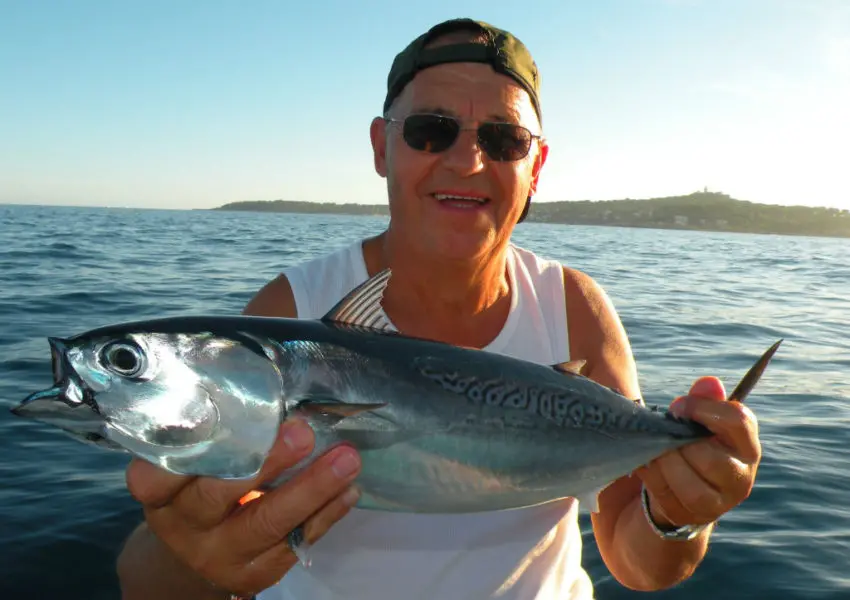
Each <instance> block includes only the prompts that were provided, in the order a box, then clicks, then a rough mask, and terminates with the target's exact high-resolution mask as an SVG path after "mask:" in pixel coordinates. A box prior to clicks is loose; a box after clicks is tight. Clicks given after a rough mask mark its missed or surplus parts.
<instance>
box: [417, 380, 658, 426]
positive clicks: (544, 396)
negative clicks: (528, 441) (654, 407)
mask: <svg viewBox="0 0 850 600" xmlns="http://www.w3.org/2000/svg"><path fill="white" fill-rule="evenodd" d="M419 370H420V372H421V373H422V374H423V375H424V376H425V377H427V378H428V379H430V380H431V381H434V382H435V383H437V384H439V385H440V386H441V387H442V388H443V389H445V390H447V391H450V392H452V393H455V394H459V395H463V396H466V398H467V399H468V400H469V401H470V402H471V403H472V404H473V405H475V406H481V405H482V404H483V405H485V406H489V407H502V408H509V409H517V410H524V411H528V412H531V413H537V414H539V415H541V416H543V417H545V418H547V419H549V420H550V421H552V422H554V423H557V424H558V425H559V426H568V425H572V426H575V427H584V428H588V429H609V428H612V427H614V428H616V426H617V424H618V421H619V419H618V418H617V415H616V414H614V413H613V412H612V411H610V410H605V409H604V408H601V407H599V406H598V405H594V404H587V403H585V402H583V401H582V400H581V399H577V398H569V397H567V396H565V395H562V394H558V393H556V392H553V391H551V390H541V389H539V388H535V387H522V388H519V387H516V386H513V385H510V384H509V383H507V382H506V381H504V380H503V379H491V380H485V381H482V380H480V379H477V378H475V377H469V376H468V377H462V376H461V375H460V374H459V373H457V372H454V371H443V370H439V369H435V368H433V367H430V366H427V365H422V366H421V367H420V369H419ZM515 421H517V424H522V423H521V420H515ZM630 425H632V426H633V427H634V428H635V429H640V428H641V425H642V424H641V423H640V422H637V423H633V424H632V423H630Z"/></svg>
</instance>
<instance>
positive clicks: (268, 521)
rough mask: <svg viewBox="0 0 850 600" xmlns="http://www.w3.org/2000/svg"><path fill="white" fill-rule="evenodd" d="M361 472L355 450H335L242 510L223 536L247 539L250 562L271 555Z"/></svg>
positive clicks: (245, 551) (245, 548)
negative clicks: (266, 554)
mask: <svg viewBox="0 0 850 600" xmlns="http://www.w3.org/2000/svg"><path fill="white" fill-rule="evenodd" d="M359 471H360V458H359V457H358V455H357V453H356V452H355V451H354V449H353V448H350V447H348V446H339V447H337V448H334V449H333V450H331V451H330V452H328V453H327V454H325V455H324V456H322V457H321V458H319V459H318V460H317V461H316V462H315V464H314V465H312V466H311V467H310V468H309V469H306V470H305V471H303V472H302V473H300V474H299V475H298V476H296V477H295V478H293V479H292V480H290V481H288V482H287V483H285V484H283V485H282V486H280V487H278V488H276V489H274V490H271V491H269V492H267V493H266V494H264V495H263V497H262V498H261V499H259V500H257V501H254V502H249V503H248V504H246V505H245V506H244V507H242V509H241V510H240V511H239V512H238V513H237V514H235V515H234V516H233V517H232V518H231V519H228V520H227V521H225V522H224V523H222V526H221V527H222V529H223V532H222V534H223V535H226V536H228V537H232V538H233V539H242V540H245V543H244V544H243V545H241V547H240V548H239V549H238V553H239V554H240V555H242V556H243V557H244V558H246V559H248V558H252V557H255V556H257V555H259V554H261V553H264V552H267V551H268V550H269V549H271V548H273V547H275V546H277V545H279V544H280V543H281V542H283V541H285V539H286V536H287V535H288V534H289V532H290V531H292V530H293V529H295V528H296V527H297V526H298V525H300V524H301V523H304V522H305V521H307V520H308V519H309V518H310V517H311V515H313V513H316V512H317V511H318V510H319V509H320V508H321V507H322V506H324V505H326V504H328V503H330V502H331V501H332V500H333V499H334V498H336V497H337V496H339V495H340V494H342V493H343V492H344V491H345V490H346V488H347V487H348V485H349V484H350V483H351V482H352V481H353V480H354V478H355V477H356V476H357V474H358V473H359Z"/></svg>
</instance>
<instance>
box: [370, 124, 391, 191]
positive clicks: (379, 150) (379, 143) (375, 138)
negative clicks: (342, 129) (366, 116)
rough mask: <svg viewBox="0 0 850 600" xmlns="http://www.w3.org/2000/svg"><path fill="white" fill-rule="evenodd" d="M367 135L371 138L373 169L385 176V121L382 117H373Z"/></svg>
mask: <svg viewBox="0 0 850 600" xmlns="http://www.w3.org/2000/svg"><path fill="white" fill-rule="evenodd" d="M369 137H370V139H371V140H372V156H373V159H374V161H375V171H376V172H377V173H378V175H380V176H381V177H386V176H387V122H386V120H385V119H384V118H383V117H375V118H374V119H372V124H371V126H370V127H369Z"/></svg>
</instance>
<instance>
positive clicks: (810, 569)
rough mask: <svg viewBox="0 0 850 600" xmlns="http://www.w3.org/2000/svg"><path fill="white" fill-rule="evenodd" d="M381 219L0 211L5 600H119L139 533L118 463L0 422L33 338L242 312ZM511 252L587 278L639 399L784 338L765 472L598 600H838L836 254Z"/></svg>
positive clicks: (841, 548)
mask: <svg viewBox="0 0 850 600" xmlns="http://www.w3.org/2000/svg"><path fill="white" fill-rule="evenodd" d="M386 223H387V220H386V217H380V216H376V217H369V216H342V215H304V214H298V215H296V214H283V213H275V214H268V213H248V212H220V211H200V210H196V211H180V210H135V209H117V208H73V207H46V206H17V205H0V597H3V598H27V599H29V598H33V599H36V598H38V599H52V598H56V599H76V598H86V599H89V600H94V599H107V598H110V599H112V598H119V597H120V590H119V588H118V584H117V578H116V575H115V559H116V556H117V553H118V552H119V550H120V547H121V544H122V542H123V541H124V539H125V537H126V536H127V534H128V533H129V532H130V531H131V529H132V528H133V527H134V526H135V525H136V524H137V523H138V522H139V520H140V519H141V512H140V509H139V506H138V504H137V503H136V502H135V501H134V500H133V498H132V497H130V495H129V494H128V492H127V489H126V487H125V480H124V469H125V467H126V465H127V461H128V459H127V457H126V456H125V455H123V454H120V453H112V452H107V451H104V450H100V449H96V448H91V447H88V446H85V445H83V444H80V443H79V442H76V441H74V440H71V439H70V438H67V437H66V436H64V435H63V434H61V433H58V432H57V431H55V430H52V429H50V428H48V427H46V426H42V425H39V424H38V423H34V422H29V421H25V420H23V419H20V418H17V417H14V416H12V415H11V414H10V413H9V411H8V408H11V407H12V406H13V405H14V404H16V403H17V402H19V401H20V400H21V399H22V398H23V397H24V396H25V395H27V394H29V393H30V392H33V391H36V390H39V389H43V388H45V387H48V386H49V385H50V384H51V373H50V359H49V352H48V346H47V342H46V339H45V338H46V337H47V336H69V335H72V334H74V333H78V332H81V331H83V330H86V329H88V328H92V327H95V326H99V325H104V324H109V323H114V322H118V321H126V320H133V319H144V318H151V317H164V316H171V315H187V314H201V313H218V314H237V313H238V312H239V311H240V310H241V309H242V307H243V306H244V305H245V303H246V302H247V301H248V300H249V298H251V296H252V295H253V294H254V293H255V292H256V291H257V290H258V289H259V288H260V287H261V286H262V285H263V284H265V283H266V282H267V281H269V280H270V279H272V278H273V277H275V276H276V275H277V274H278V272H279V271H280V270H281V269H283V268H284V267H285V266H287V265H290V264H293V263H296V262H299V261H304V260H306V259H309V258H311V257H313V256H316V255H318V254H322V253H325V252H328V251H330V250H332V249H334V248H336V247H338V246H340V245H342V244H347V243H349V242H350V241H352V240H355V239H357V238H362V237H365V236H369V235H373V234H376V233H378V232H380V231H381V230H382V229H383V228H384V227H385V226H386ZM514 242H515V243H516V244H518V245H520V246H523V247H525V248H528V249H531V250H533V251H535V252H537V253H538V254H540V255H542V256H544V257H547V258H553V259H557V260H559V261H561V262H563V263H564V264H566V265H569V266H572V267H576V268H578V269H581V270H583V271H584V272H586V273H588V274H590V275H591V276H592V277H594V278H595V279H596V280H597V281H598V282H599V283H600V284H601V285H602V286H603V287H604V288H605V289H606V291H607V292H608V294H609V296H610V297H611V300H612V302H613V303H614V305H615V307H616V308H617V310H618V311H619V314H620V317H621V319H622V320H623V323H624V325H625V327H626V330H627V332H628V334H629V338H630V341H631V344H632V346H633V351H634V355H635V358H636V360H637V365H638V372H639V377H640V385H641V389H642V390H643V394H644V397H645V399H646V401H647V402H648V403H650V404H660V405H667V404H668V403H669V402H670V401H671V400H672V399H673V398H674V397H675V396H677V395H679V394H683V393H685V392H686V391H687V389H688V387H689V385H690V383H691V382H692V381H693V380H694V379H695V378H696V377H698V376H701V375H706V374H710V375H716V376H718V377H720V378H721V380H722V381H723V382H724V384H725V385H726V386H727V389H731V387H732V386H734V385H735V383H736V382H737V380H738V378H740V377H741V376H742V375H743V374H744V372H745V371H746V370H747V369H748V368H749V367H750V365H751V364H752V363H753V362H754V361H755V360H756V358H757V357H758V356H759V355H760V354H761V353H762V352H763V351H764V350H766V349H767V348H768V347H769V346H770V345H771V344H772V343H773V342H775V341H777V340H778V339H780V338H781V339H784V343H783V345H782V346H781V348H780V350H779V352H778V353H777V355H776V357H775V358H774V360H773V362H772V363H771V364H770V366H769V367H768V370H767V372H766V373H765V375H764V377H763V379H762V381H761V383H760V384H759V386H758V387H757V388H756V390H755V391H754V392H753V394H752V395H751V396H750V398H749V400H748V405H749V406H750V407H751V408H752V409H753V411H754V412H755V413H756V415H757V416H758V418H759V426H760V434H761V440H762V443H763V452H764V458H763V461H762V464H761V468H760V470H759V472H758V478H757V481H756V485H755V488H754V490H753V492H752V494H751V496H750V497H749V498H748V499H747V500H746V501H745V502H744V503H743V504H742V505H740V506H739V507H737V508H736V509H734V510H733V511H731V512H730V513H728V514H727V515H725V516H724V517H723V518H722V519H721V521H720V523H719V525H718V528H717V531H716V534H715V536H714V538H713V542H712V544H711V547H710V550H709V553H708V555H707V556H706V558H705V560H704V562H703V563H702V564H701V565H700V567H699V569H698V570H697V571H696V573H695V574H694V575H693V576H692V577H691V578H690V579H689V580H687V581H686V582H684V583H682V584H680V585H678V586H676V587H675V588H672V589H670V590H666V591H663V592H657V593H654V594H651V595H649V596H647V595H646V594H642V593H637V592H632V591H629V590H628V589H626V588H624V587H622V586H621V585H620V584H619V583H617V581H616V580H614V579H613V578H612V576H611V575H610V573H609V572H608V571H607V569H606V567H605V566H604V564H603V563H602V561H601V559H600V557H599V553H598V551H597V548H596V545H595V543H594V541H593V536H592V534H591V532H590V528H589V520H588V518H587V517H586V516H582V517H581V519H582V521H581V523H582V527H583V531H584V534H585V540H584V543H585V546H584V564H585V567H586V569H587V570H588V572H589V573H590V575H591V577H592V579H593V581H594V583H595V587H596V595H597V598H599V599H600V600H625V599H630V598H658V599H659V600H674V599H675V600H684V599H687V600H702V599H705V600H709V599H712V600H714V599H716V598H722V599H723V600H737V599H744V598H747V599H749V598H782V599H783V600H797V599H801V600H802V599H809V600H815V599H818V600H839V599H845V600H846V599H850V240H842V239H825V238H813V237H786V236H772V235H744V234H729V233H709V232H693V231H672V230H652V229H628V228H611V227H582V226H570V225H556V224H544V223H524V224H522V225H520V226H519V227H518V228H517V230H516V232H515V234H514Z"/></svg>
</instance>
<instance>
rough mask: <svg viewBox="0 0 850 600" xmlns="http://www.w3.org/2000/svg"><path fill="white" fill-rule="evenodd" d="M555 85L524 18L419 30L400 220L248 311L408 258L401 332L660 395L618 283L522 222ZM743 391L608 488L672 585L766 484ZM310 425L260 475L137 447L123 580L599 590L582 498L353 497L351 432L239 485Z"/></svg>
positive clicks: (452, 591) (696, 389)
mask: <svg viewBox="0 0 850 600" xmlns="http://www.w3.org/2000/svg"><path fill="white" fill-rule="evenodd" d="M538 91H539V77H538V74H537V69H536V66H535V64H534V62H533V61H532V59H531V56H530V55H529V54H528V51H527V50H526V48H525V47H524V46H523V45H522V44H521V43H520V42H519V41H518V40H517V39H516V38H514V37H513V36H512V35H511V34H509V33H507V32H504V31H501V30H498V29H495V28H493V27H491V26H489V25H486V24H482V23H475V22H472V21H468V20H455V21H450V22H447V23H443V24H441V25H438V26H437V27H435V28H433V29H432V30H430V31H429V32H428V33H426V34H424V35H423V36H421V37H420V38H417V40H415V41H414V42H413V43H412V44H411V45H410V46H408V48H407V49H405V50H404V51H403V52H402V53H401V54H399V55H398V56H397V57H396V60H395V62H394V63H393V67H392V70H391V72H390V75H389V80H388V91H387V98H386V103H385V106H384V115H383V116H382V117H379V118H376V119H375V120H374V121H373V122H372V125H371V141H372V147H373V150H374V163H375V169H376V171H377V172H378V174H379V175H380V176H382V177H384V178H386V180H387V189H388V198H389V206H390V213H391V220H390V224H389V226H388V228H387V230H386V231H385V232H383V233H382V234H380V235H379V236H377V237H375V238H371V239H367V240H362V243H361V241H358V242H357V243H356V244H353V245H350V246H347V247H345V248H342V249H340V250H337V251H334V252H332V253H331V254H329V255H327V256H324V257H321V258H318V259H316V260H313V261H311V262H309V263H307V264H305V265H298V266H296V267H292V268H290V269H288V270H287V271H285V273H284V274H283V275H281V276H280V277H278V278H277V279H275V280H274V281H272V282H270V283H269V284H267V285H266V286H265V287H264V288H263V289H262V290H261V291H260V292H259V293H258V294H257V295H256V297H255V298H254V299H253V300H252V301H251V302H250V303H249V304H248V306H247V307H246V309H245V312H246V313H247V314H255V315H270V316H273V315H277V316H287V317H296V316H297V317H299V318H312V317H317V316H320V315H321V314H322V313H323V312H324V311H326V310H327V309H328V308H329V307H330V306H332V305H333V304H334V303H335V302H336V301H337V300H338V299H339V298H340V297H341V296H342V295H343V294H344V293H345V292H347V291H348V290H349V289H350V288H351V287H353V286H354V285H356V284H357V283H359V282H361V281H363V280H364V279H365V278H366V277H368V276H370V275H374V274H375V273H377V272H378V271H380V270H382V269H384V268H386V267H390V268H392V270H393V278H392V280H391V282H390V285H389V287H388V288H387V291H386V294H385V297H384V302H383V308H384V311H385V312H386V315H387V317H388V319H389V320H390V321H391V322H392V324H393V325H394V326H395V327H396V328H397V329H399V330H400V331H401V332H403V333H406V334H410V335H416V336H423V337H429V338H433V339H438V340H442V341H445V342H449V343H452V344H459V345H465V346H473V347H476V348H480V349H482V350H484V351H494V352H504V353H506V354H512V355H514V356H519V357H521V358H525V359H527V360H535V361H539V362H550V363H555V362H562V361H564V360H568V359H571V358H572V359H579V358H580V359H584V360H586V370H585V374H587V375H588V376H589V377H591V378H593V379H594V380H596V381H598V382H600V383H602V384H605V385H608V386H611V387H614V388H617V389H619V390H621V391H622V392H623V393H624V394H625V395H626V396H628V397H633V398H639V397H640V392H639V390H638V384H637V376H636V370H635V365H634V362H633V359H632V355H631V350H630V348H629V344H628V340H627V338H626V334H625V332H624V330H623V327H622V325H621V323H620V321H619V319H618V317H617V315H616V312H615V310H614V308H613V307H612V305H611V303H610V301H609V300H608V298H607V296H606V295H605V293H604V291H603V290H602V289H600V287H599V286H598V285H596V283H594V281H593V280H592V279H591V278H590V277H588V276H587V275H584V274H582V273H580V272H578V271H575V270H573V269H570V268H565V267H562V266H561V265H558V264H556V263H552V262H549V261H544V260H541V259H539V258H538V257H536V256H534V255H533V254H532V253H530V252H528V251H526V250H523V249H520V248H517V247H515V246H514V245H512V244H511V241H510V238H511V233H512V231H513V229H514V227H515V225H516V224H517V223H518V222H520V221H521V220H522V219H523V218H524V216H525V214H526V212H527V210H528V204H529V202H530V201H531V197H532V196H533V195H534V193H535V191H536V188H537V182H538V178H539V176H540V172H541V169H542V167H543V165H544V163H545V161H546V157H547V153H548V146H547V144H546V141H545V139H544V138H543V137H542V135H541V114H542V112H541V107H540V103H539V96H538ZM724 399H725V394H724V391H723V388H722V386H721V384H720V382H719V381H718V380H717V379H715V378H702V379H700V380H698V381H696V382H695V383H694V385H693V386H692V387H691V389H690V392H689V395H688V396H685V397H682V398H678V399H677V400H676V401H674V410H675V411H677V412H678V413H679V414H681V415H686V416H688V417H690V418H693V419H695V420H697V421H700V422H702V423H703V424H705V425H706V426H707V427H709V428H710V429H711V430H712V431H714V432H715V433H716V436H715V437H714V438H713V439H710V440H707V441H703V442H697V443H694V444H691V445H689V446H688V447H686V448H684V449H681V450H678V451H673V452H670V453H668V454H667V455H665V456H664V457H662V458H660V459H658V460H657V461H654V463H653V464H651V465H648V466H647V467H645V468H642V469H641V470H639V471H638V472H637V473H635V474H634V475H632V476H627V477H624V478H623V479H621V480H619V481H616V482H614V483H613V484H612V485H611V486H609V487H608V488H607V489H606V490H604V491H603V492H602V493H601V495H600V497H599V510H598V512H597V513H595V514H593V516H592V521H593V531H594V535H595V536H596V539H597V541H598V545H599V548H600V551H601V554H602V557H603V559H604V560H605V563H606V565H607V566H608V568H609V569H610V571H611V573H612V574H613V575H614V577H615V578H616V579H617V580H618V581H619V582H621V583H622V584H623V585H624V586H627V587H630V588H633V589H637V590H657V589H662V588H665V587H669V586H672V585H674V584H676V583H678V582H680V581H683V580H684V579H686V578H687V577H688V576H690V574H691V573H692V572H693V571H694V569H695V568H696V567H697V565H698V564H699V562H700V561H701V560H702V558H703V556H704V554H705V552H706V549H707V545H708V541H709V536H710V534H711V530H712V524H713V523H714V522H715V521H716V520H717V519H718V518H719V517H720V516H721V515H723V514H724V513H725V512H727V511H728V510H730V509H731V508H733V507H735V506H737V505H738V504H739V503H740V502H742V501H743V500H744V499H745V498H746V497H747V496H748V495H749V492H750V490H751V488H752V485H753V482H754V479H755V474H756V470H757V466H758V464H759V461H760V458H761V451H760V444H759V440H758V432H757V424H756V420H755V418H754V417H753V415H752V414H751V413H750V412H749V411H748V410H747V409H746V408H745V407H744V406H742V405H739V404H738V403H727V402H724V401H723V400H724ZM311 444H312V433H311V431H310V430H309V428H307V427H305V426H303V425H300V424H298V423H287V424H285V425H283V426H282V428H281V436H280V441H279V443H278V444H277V445H276V446H275V449H274V451H273V452H272V454H271V456H270V458H269V459H268V461H267V462H266V465H265V467H264V470H263V472H262V474H261V475H260V476H259V477H258V479H257V480H255V481H251V482H222V481H215V480H211V479H203V478H181V477H175V476H172V475H169V474H166V473H163V472H161V471H159V470H157V469H156V468H154V467H153V466H151V465H150V464H147V463H143V462H140V461H134V462H133V464H131V466H130V467H129V469H128V486H129V489H130V491H131V492H132V493H133V495H134V496H135V497H136V498H137V499H138V500H139V501H140V502H142V504H143V505H144V509H145V517H146V521H145V523H144V524H142V525H141V526H140V527H139V528H138V529H137V530H136V531H135V532H134V533H133V535H132V536H131V538H130V539H129V540H128V542H127V544H126V547H125V549H124V551H123V552H122V555H121V558H120V559H119V566H118V570H119V575H120V579H121V584H122V588H123V590H124V597H125V598H127V599H133V598H154V597H155V598H160V599H164V598H210V599H212V598H222V599H223V598H228V597H230V596H229V594H237V595H240V594H241V595H242V596H251V595H253V594H258V593H259V594H260V595H259V597H260V598H261V599H273V598H305V599H307V598H309V599H311V600H313V599H325V598H338V597H339V598H342V597H345V598H367V597H368V598H377V599H379V598H393V599H395V598H402V597H404V598H410V597H441V598H491V597H497V596H498V597H499V598H503V599H505V598H524V599H533V598H537V599H543V598H547V599H548V598H567V599H572V600H586V599H589V598H591V597H592V595H593V591H592V586H591V584H590V581H589V578H588V577H587V574H586V573H585V572H584V570H583V569H582V568H581V565H580V553H581V538H580V534H579V530H578V526H577V516H576V515H577V504H578V503H577V501H576V500H575V499H566V500H564V501H561V502H555V503H551V504H549V505H546V506H543V507H534V508H530V509H523V510H517V511H501V512H495V513H484V514H479V515H463V516H452V515H406V514H400V513H398V514H397V513H380V512H374V511H358V510H356V509H355V510H352V509H351V506H352V505H353V504H354V503H355V502H356V500H357V491H356V487H352V482H353V481H354V479H355V478H356V476H357V472H358V469H359V459H358V457H357V455H356V453H355V452H354V451H353V450H351V449H349V448H338V449H335V450H333V451H331V452H329V453H328V454H326V455H325V456H324V457H323V458H322V459H320V460H319V461H318V462H317V463H316V464H315V465H314V466H313V467H312V468H311V469H309V471H308V472H306V473H304V474H303V476H300V477H299V478H298V479H297V480H295V481H293V482H291V483H289V484H287V485H286V486H283V487H281V488H279V489H277V490H275V491H273V492H269V493H267V494H265V495H264V496H262V497H260V498H258V499H255V500H253V501H252V502H248V503H245V504H244V505H242V504H240V499H241V498H243V496H245V495H246V494H247V493H249V492H250V491H251V490H252V489H254V488H256V487H257V485H258V484H259V483H260V482H261V481H264V480H267V479H270V478H272V477H274V475H275V474H276V473H277V472H279V471H281V470H283V469H285V468H287V467H288V466H290V465H292V464H294V463H295V462H297V461H298V460H299V459H300V458H302V457H303V456H305V455H307V454H308V453H309V451H310V447H311ZM643 489H645V490H646V493H645V494H642V490H643ZM302 522H305V523H306V537H307V540H308V541H309V542H312V543H314V544H315V545H314V548H313V552H314V565H313V566H312V567H310V568H304V567H302V566H301V565H300V564H297V559H296V557H295V556H294V554H293V552H292V551H291V549H290V548H289V547H288V545H287V544H286V536H287V534H288V532H289V531H291V530H292V529H293V528H294V527H296V526H297V525H299V524H301V523H302Z"/></svg>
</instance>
